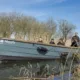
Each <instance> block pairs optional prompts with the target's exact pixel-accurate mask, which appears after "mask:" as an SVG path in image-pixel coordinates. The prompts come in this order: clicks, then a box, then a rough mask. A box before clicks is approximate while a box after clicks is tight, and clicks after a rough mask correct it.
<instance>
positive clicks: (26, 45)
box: [0, 38, 80, 60]
mask: <svg viewBox="0 0 80 80" xmlns="http://www.w3.org/2000/svg"><path fill="white" fill-rule="evenodd" d="M79 52H80V47H65V46H58V45H51V44H45V43H37V42H29V41H22V40H14V39H6V38H1V39H0V60H28V59H29V60H33V59H43V60H44V59H45V60H46V59H55V58H60V56H61V55H69V56H71V55H72V54H73V53H79Z"/></svg>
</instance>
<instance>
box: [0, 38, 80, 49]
mask: <svg viewBox="0 0 80 80" xmlns="http://www.w3.org/2000/svg"><path fill="white" fill-rule="evenodd" d="M0 40H9V41H15V42H21V43H28V44H38V45H45V46H52V47H60V48H69V49H80V47H68V46H62V45H56V44H46V43H39V42H32V41H24V40H18V39H9V38H0Z"/></svg>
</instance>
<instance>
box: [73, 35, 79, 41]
mask: <svg viewBox="0 0 80 80" xmlns="http://www.w3.org/2000/svg"><path fill="white" fill-rule="evenodd" d="M74 39H76V40H77V42H79V41H80V38H79V36H77V35H75V36H73V37H72V41H73V40H74Z"/></svg>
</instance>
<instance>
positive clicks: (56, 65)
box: [0, 60, 70, 80]
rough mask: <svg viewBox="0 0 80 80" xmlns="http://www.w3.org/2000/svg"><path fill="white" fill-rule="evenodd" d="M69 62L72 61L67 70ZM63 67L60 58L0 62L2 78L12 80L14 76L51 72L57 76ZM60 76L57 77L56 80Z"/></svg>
mask: <svg viewBox="0 0 80 80" xmlns="http://www.w3.org/2000/svg"><path fill="white" fill-rule="evenodd" d="M69 64H70V61H69V62H68V64H67V66H66V67H65V72H67V71H68V70H69V67H70V65H69ZM62 69H63V66H62V65H61V62H60V60H29V61H27V60H24V61H3V63H1V64H0V80H12V79H11V78H13V77H27V78H32V77H48V76H50V75H51V74H54V75H55V76H56V75H59V74H60V72H61V71H62ZM67 74H68V73H67ZM58 77H59V76H58ZM58 77H55V80H57V79H58ZM59 78H60V79H61V77H59ZM22 80H23V79H22ZM26 80H27V79H26Z"/></svg>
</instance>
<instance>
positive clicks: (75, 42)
mask: <svg viewBox="0 0 80 80" xmlns="http://www.w3.org/2000/svg"><path fill="white" fill-rule="evenodd" d="M79 42H80V39H79V36H78V33H75V35H74V36H73V37H72V39H71V46H73V47H78V46H79Z"/></svg>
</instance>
